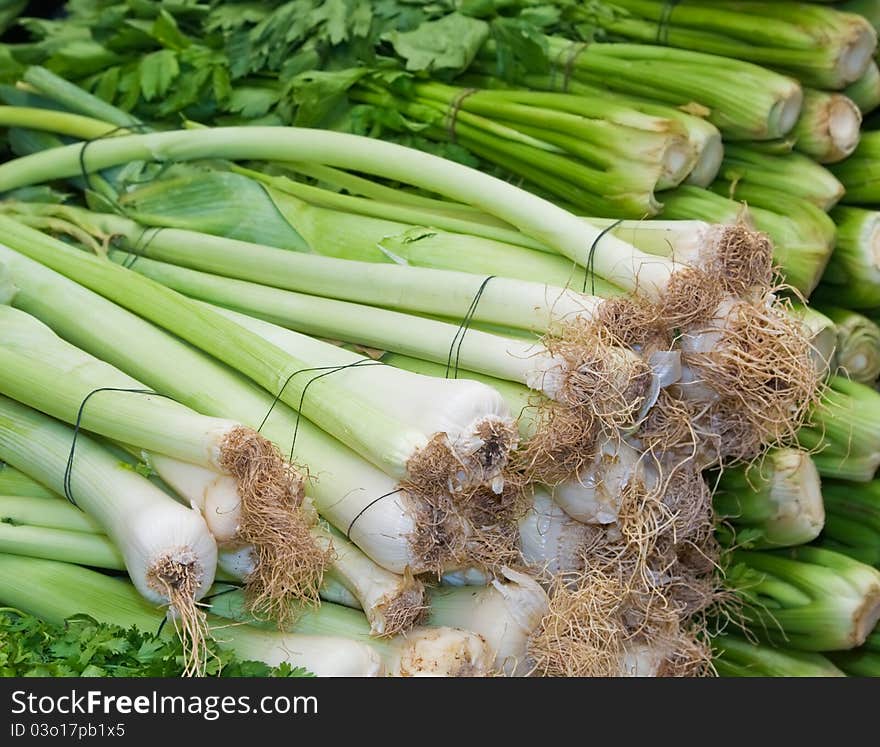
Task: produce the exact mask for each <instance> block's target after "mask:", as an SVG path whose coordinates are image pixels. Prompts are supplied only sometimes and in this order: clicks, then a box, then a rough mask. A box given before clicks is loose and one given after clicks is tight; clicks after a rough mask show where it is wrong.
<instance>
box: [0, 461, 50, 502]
mask: <svg viewBox="0 0 880 747" xmlns="http://www.w3.org/2000/svg"><path fill="white" fill-rule="evenodd" d="M0 495H13V496H15V495H17V496H33V497H34V498H51V497H53V496H54V495H55V493H53V492H52V491H51V490H49V488H47V487H45V486H43V485H41V484H40V483H38V482H37V481H36V480H34V479H33V478H31V477H28V476H27V475H26V474H24V473H23V472H21V471H19V470H17V469H15V467H11V466H9V465H8V464H4V463H3V462H0Z"/></svg>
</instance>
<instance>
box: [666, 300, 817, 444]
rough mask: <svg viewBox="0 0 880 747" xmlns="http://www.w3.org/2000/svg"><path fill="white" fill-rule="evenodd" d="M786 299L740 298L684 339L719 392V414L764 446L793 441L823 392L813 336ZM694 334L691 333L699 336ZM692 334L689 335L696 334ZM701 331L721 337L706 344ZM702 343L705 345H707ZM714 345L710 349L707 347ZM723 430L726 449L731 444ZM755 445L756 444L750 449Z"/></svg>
mask: <svg viewBox="0 0 880 747" xmlns="http://www.w3.org/2000/svg"><path fill="white" fill-rule="evenodd" d="M786 312H787V305H786V303H785V302H782V301H772V300H771V299H769V298H764V299H761V300H758V301H739V302H736V303H735V304H734V305H732V306H731V307H730V310H729V312H728V313H725V314H723V315H721V317H720V318H719V316H716V317H715V318H714V319H712V321H711V322H709V323H708V324H707V325H705V326H704V327H703V328H702V329H700V330H699V331H698V332H696V337H695V338H694V337H691V339H690V340H688V341H683V342H682V347H683V348H685V349H690V350H692V351H693V352H687V353H686V354H685V356H684V357H685V358H686V362H687V364H688V365H689V366H690V367H691V369H692V370H693V371H694V372H696V373H697V374H698V375H699V376H700V378H701V379H702V380H703V381H704V382H705V383H706V384H707V385H708V386H709V387H711V389H712V390H714V391H715V392H717V394H718V396H719V400H720V402H719V404H718V405H717V407H716V409H715V413H714V415H715V417H716V418H717V417H718V415H719V413H725V414H727V415H730V416H731V417H732V422H731V425H730V426H722V428H726V427H732V428H733V429H734V433H733V434H727V435H735V434H737V432H742V433H744V434H745V433H747V432H748V430H749V428H751V429H754V435H753V436H752V438H751V440H752V442H754V440H755V439H757V441H758V442H759V443H760V444H761V445H763V446H770V445H779V444H785V443H793V442H794V440H795V437H796V434H797V431H798V429H799V428H800V427H801V425H803V423H804V421H805V420H806V418H807V415H808V413H809V411H810V408H811V406H812V405H813V403H814V402H816V401H817V399H818V396H819V392H820V382H819V376H818V374H817V372H816V370H815V367H814V366H813V365H812V361H811V351H812V348H811V345H810V340H809V335H808V334H807V332H806V330H805V329H804V328H803V325H802V324H801V323H800V322H798V321H797V320H796V319H795V318H794V317H793V316H792V315H790V314H788V313H786ZM693 334H694V333H691V335H693ZM691 335H689V337H690V336H691ZM700 335H710V336H712V337H717V341H716V342H715V344H713V345H710V346H701V344H700V340H699V337H700ZM701 348H702V349H701ZM706 348H708V349H706ZM716 427H717V424H716ZM724 435H726V434H724V433H722V434H721V438H722V446H721V451H722V452H724V451H725V449H726V445H725V443H726V441H727V440H728V439H725V438H724ZM750 450H753V449H750Z"/></svg>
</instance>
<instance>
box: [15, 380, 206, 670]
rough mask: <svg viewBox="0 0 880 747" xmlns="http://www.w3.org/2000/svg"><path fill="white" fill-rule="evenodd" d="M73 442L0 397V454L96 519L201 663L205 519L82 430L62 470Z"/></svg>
mask: <svg viewBox="0 0 880 747" xmlns="http://www.w3.org/2000/svg"><path fill="white" fill-rule="evenodd" d="M72 444H73V431H72V430H71V429H70V428H68V427H67V426H65V425H63V424H61V423H59V422H57V421H54V420H52V419H51V418H48V417H46V416H45V415H42V414H40V413H38V412H36V411H34V410H30V409H29V408H27V407H24V406H23V405H20V404H18V403H16V402H13V401H12V400H9V399H6V398H5V397H4V398H2V399H0V458H3V459H5V460H7V461H9V462H11V463H12V464H15V465H16V466H17V467H18V468H19V469H21V470H22V471H24V472H26V473H28V474H30V475H32V476H33V477H35V478H36V479H39V480H40V481H41V482H44V483H46V484H47V485H48V486H49V487H51V488H52V489H53V490H55V491H56V492H58V493H65V492H67V494H68V496H69V497H70V498H71V499H72V500H75V501H76V502H77V504H78V505H79V506H81V507H82V508H83V509H84V510H85V511H86V512H87V513H88V514H89V515H90V516H91V517H92V518H93V519H95V521H97V522H99V523H100V524H101V526H102V528H103V529H104V530H105V531H106V532H107V535H108V537H109V538H110V539H111V540H112V541H113V543H114V545H116V547H118V548H119V551H120V552H121V553H122V556H123V558H124V560H125V566H126V569H127V570H128V574H129V576H130V577H131V579H132V581H133V583H134V584H135V586H136V587H137V590H138V591H139V592H140V593H141V594H142V595H143V596H144V598H146V599H148V600H149V601H151V602H152V603H154V604H167V605H169V606H170V608H171V610H172V612H173V614H174V618H173V619H175V621H177V620H178V618H179V621H180V625H181V628H182V636H183V637H184V639H185V641H186V642H187V643H189V644H191V646H192V648H191V656H192V659H191V666H193V667H195V668H196V669H200V668H201V666H202V662H201V661H200V659H201V656H202V655H203V651H202V647H203V645H204V644H203V639H202V636H203V635H204V630H203V626H204V623H203V620H202V615H201V613H200V611H199V610H198V608H197V607H196V604H195V603H196V601H198V600H199V599H201V598H202V597H203V596H204V595H205V594H207V592H208V589H209V588H210V586H211V583H212V582H213V580H214V570H215V567H216V565H217V546H216V544H215V542H214V538H213V537H212V536H211V534H210V532H209V531H208V528H207V526H206V525H205V521H204V519H203V518H202V517H201V515H200V514H199V513H198V512H197V511H195V510H193V509H188V508H185V507H184V506H182V505H180V504H179V503H177V502H176V501H175V500H174V499H173V498H171V497H170V496H168V495H166V494H165V493H163V492H162V491H161V490H159V489H158V488H156V487H154V486H153V485H152V484H151V483H150V482H149V481H148V480H146V479H145V478H143V477H141V476H140V475H139V474H137V473H136V472H134V471H132V470H130V469H128V466H127V465H122V464H120V463H119V462H118V461H117V460H116V459H114V458H113V457H112V456H111V455H110V454H108V453H107V452H106V451H104V450H103V449H102V448H101V447H100V446H98V444H96V443H95V442H94V441H92V440H91V439H89V438H88V437H87V436H84V435H83V434H79V436H78V438H77V440H76V452H75V454H74V457H75V458H74V461H73V462H72V469H70V471H69V473H67V471H66V470H67V469H68V467H67V465H68V459H69V453H70V451H71V447H72ZM68 491H69V492H68ZM47 531H60V530H47Z"/></svg>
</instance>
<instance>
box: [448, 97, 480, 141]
mask: <svg viewBox="0 0 880 747" xmlns="http://www.w3.org/2000/svg"><path fill="white" fill-rule="evenodd" d="M479 90H480V89H479V88H463V89H462V90H461V91H459V92H458V93H457V94H456V95H455V98H454V99H452V103H451V104H450V105H449V111H447V112H446V135H447V136H448V137H449V142H451V143H457V142H458V137H457V135H456V133H455V126H456V124H458V113H459V112H460V111H461V107H462V104H464V100H465V99H466V98H467V97H468V96H470V95H472V94H475V93H477V91H479Z"/></svg>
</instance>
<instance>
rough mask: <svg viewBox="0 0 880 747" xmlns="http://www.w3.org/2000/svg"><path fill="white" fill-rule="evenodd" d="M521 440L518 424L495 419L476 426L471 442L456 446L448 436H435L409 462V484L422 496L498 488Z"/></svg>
mask: <svg viewBox="0 0 880 747" xmlns="http://www.w3.org/2000/svg"><path fill="white" fill-rule="evenodd" d="M518 440H519V433H518V431H517V428H516V424H515V423H514V422H512V421H511V420H509V419H506V418H495V417H486V418H484V419H483V420H481V421H480V422H478V423H476V424H475V426H474V429H473V434H472V436H471V437H470V438H467V439H465V438H462V439H459V440H457V441H455V442H452V441H450V439H449V437H448V435H447V434H446V433H435V434H434V436H433V437H432V438H431V440H430V441H428V443H427V444H426V445H425V446H424V447H422V448H421V449H419V450H418V451H416V452H415V453H414V454H413V455H412V456H411V457H410V458H409V460H408V461H407V463H406V471H407V475H408V478H407V484H408V485H410V486H411V487H412V489H413V490H414V491H415V492H416V493H417V494H419V495H429V494H433V493H436V492H438V491H442V492H444V493H459V492H466V491H468V490H472V489H473V488H474V487H475V486H480V485H484V484H488V483H493V484H498V483H500V482H502V481H503V479H502V473H503V471H504V469H505V467H506V466H507V464H508V462H509V460H510V454H511V452H512V451H513V449H514V448H516V445H517V442H518Z"/></svg>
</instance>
